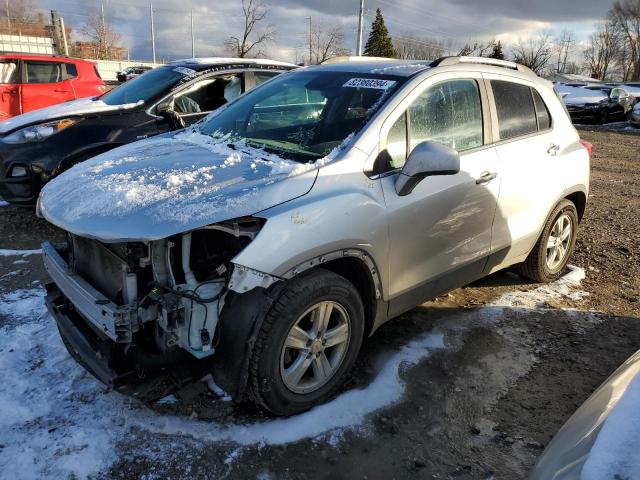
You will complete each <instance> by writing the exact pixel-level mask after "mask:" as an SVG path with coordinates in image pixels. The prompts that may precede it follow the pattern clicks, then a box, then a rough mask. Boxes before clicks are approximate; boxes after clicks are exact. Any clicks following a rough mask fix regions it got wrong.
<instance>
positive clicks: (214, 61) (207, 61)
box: [169, 57, 297, 67]
mask: <svg viewBox="0 0 640 480" xmlns="http://www.w3.org/2000/svg"><path fill="white" fill-rule="evenodd" d="M226 63H254V64H256V65H275V66H280V67H296V66H297V65H294V64H293V63H287V62H280V61H277V60H266V59H262V58H234V57H201V58H182V59H180V60H174V61H172V62H170V63H169V65H184V64H191V65H222V64H226Z"/></svg>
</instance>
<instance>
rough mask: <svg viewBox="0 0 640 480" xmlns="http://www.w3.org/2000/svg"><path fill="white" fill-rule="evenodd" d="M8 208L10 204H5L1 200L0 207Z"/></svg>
mask: <svg viewBox="0 0 640 480" xmlns="http://www.w3.org/2000/svg"><path fill="white" fill-rule="evenodd" d="M7 206H9V202H5V201H4V200H2V199H1V198H0V207H7Z"/></svg>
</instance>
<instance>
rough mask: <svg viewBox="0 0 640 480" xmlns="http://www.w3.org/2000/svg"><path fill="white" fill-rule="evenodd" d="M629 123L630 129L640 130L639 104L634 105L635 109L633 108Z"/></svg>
mask: <svg viewBox="0 0 640 480" xmlns="http://www.w3.org/2000/svg"><path fill="white" fill-rule="evenodd" d="M629 123H630V124H631V126H632V127H636V128H640V103H636V105H635V107H633V110H632V111H631V118H630V119H629Z"/></svg>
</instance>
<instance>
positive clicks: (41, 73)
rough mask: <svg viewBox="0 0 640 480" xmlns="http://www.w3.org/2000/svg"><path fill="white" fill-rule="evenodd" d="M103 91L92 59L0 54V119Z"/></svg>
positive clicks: (103, 86)
mask: <svg viewBox="0 0 640 480" xmlns="http://www.w3.org/2000/svg"><path fill="white" fill-rule="evenodd" d="M104 92H105V85H104V81H103V80H102V79H101V78H100V74H99V73H98V70H97V68H96V64H95V63H94V62H90V61H87V60H79V59H77V58H69V57H58V56H54V55H34V54H22V53H16V54H4V55H0V121H2V120H6V119H8V118H11V117H14V116H16V115H20V114H21V113H26V112H29V111H31V110H36V109H38V108H43V107H48V106H49V105H53V104H56V103H61V102H66V101H68V100H75V99H76V98H83V97H92V96H96V95H102V94H103V93H104Z"/></svg>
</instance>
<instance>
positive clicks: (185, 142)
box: [40, 129, 348, 241]
mask: <svg viewBox="0 0 640 480" xmlns="http://www.w3.org/2000/svg"><path fill="white" fill-rule="evenodd" d="M347 141H348V140H347ZM345 142H346V141H345ZM343 145H344V144H343ZM340 148H341V147H338V148H337V149H335V150H334V151H333V152H332V153H331V154H329V155H328V156H327V157H324V158H322V159H319V160H317V161H315V162H312V163H305V164H303V163H298V162H294V161H290V160H283V159H282V158H280V157H278V156H276V155H272V154H268V153H266V152H265V151H263V150H260V149H256V148H251V147H248V146H246V145H245V144H243V143H235V144H233V143H229V142H228V141H225V140H224V139H222V140H216V139H213V138H212V137H210V136H207V135H203V134H200V133H199V132H197V131H196V130H194V129H190V130H186V131H183V132H179V133H178V134H175V135H172V136H161V137H155V138H151V139H148V140H143V141H141V142H135V143H132V144H129V145H125V146H123V147H120V148H117V149H114V150H111V151H109V152H107V153H104V154H102V155H99V156H97V157H94V158H92V159H90V160H88V161H86V162H83V163H81V164H79V165H76V166H75V167H73V168H72V169H70V170H69V171H67V172H65V173H63V174H62V175H60V176H59V177H57V178H56V179H54V180H53V181H52V182H50V183H48V184H47V185H46V186H45V188H44V189H43V190H42V194H41V196H40V211H41V213H42V215H43V216H44V217H45V218H46V219H47V220H49V221H50V222H51V223H53V224H55V225H57V226H59V227H60V228H63V229H65V230H68V231H70V232H73V233H76V234H78V235H83V236H87V237H92V238H98V239H100V240H103V241H125V240H129V241H133V240H154V239H159V238H166V237H168V236H170V235H173V234H176V233H181V232H185V231H188V230H192V229H195V228H199V227H203V226H205V225H209V224H212V223H216V222H220V221H223V220H228V219H232V218H237V217H242V216H246V215H252V214H254V213H257V212H259V211H262V210H265V209H267V208H270V207H273V206H275V205H278V204H280V203H283V202H286V201H288V200H292V199H294V198H296V197H299V196H302V195H304V194H306V193H307V192H308V191H309V190H310V189H311V187H312V186H313V183H314V181H315V178H316V175H317V168H318V167H320V166H322V165H324V164H326V163H327V162H329V161H331V160H332V159H333V158H334V157H335V154H336V152H337V151H338V150H339V149H340Z"/></svg>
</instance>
